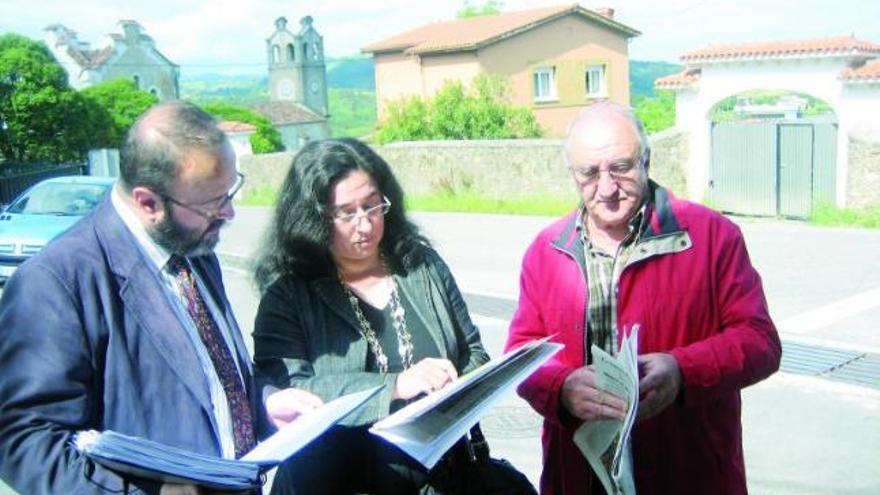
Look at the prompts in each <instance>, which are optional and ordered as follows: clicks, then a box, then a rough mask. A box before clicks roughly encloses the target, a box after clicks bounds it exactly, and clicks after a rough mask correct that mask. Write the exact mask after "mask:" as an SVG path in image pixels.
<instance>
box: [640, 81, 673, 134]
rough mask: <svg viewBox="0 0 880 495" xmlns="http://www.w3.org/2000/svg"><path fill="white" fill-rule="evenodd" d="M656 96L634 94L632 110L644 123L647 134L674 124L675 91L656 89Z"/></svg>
mask: <svg viewBox="0 0 880 495" xmlns="http://www.w3.org/2000/svg"><path fill="white" fill-rule="evenodd" d="M655 94H656V95H657V96H654V97H648V96H636V97H635V98H633V110H634V111H635V113H636V116H637V117H638V118H639V120H641V121H642V123H643V124H644V125H645V131H647V132H648V134H654V133H655V132H660V131H662V130H664V129H668V128H670V127H672V126H674V125H675V93H674V92H672V91H669V90H656V91H655Z"/></svg>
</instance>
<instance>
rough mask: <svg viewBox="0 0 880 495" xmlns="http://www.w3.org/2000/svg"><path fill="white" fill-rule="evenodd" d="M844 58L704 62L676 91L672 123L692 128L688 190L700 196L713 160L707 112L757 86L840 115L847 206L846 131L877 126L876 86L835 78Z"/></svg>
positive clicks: (840, 175)
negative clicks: (810, 100)
mask: <svg viewBox="0 0 880 495" xmlns="http://www.w3.org/2000/svg"><path fill="white" fill-rule="evenodd" d="M847 62H848V61H847V59H844V58H840V57H837V58H824V59H817V58H811V59H806V58H802V59H787V60H767V61H750V62H729V63H716V64H709V65H704V66H702V74H701V77H700V80H699V81H698V82H697V83H696V85H695V88H694V89H685V90H681V91H679V92H678V94H677V97H676V125H677V126H679V127H682V128H685V129H688V130H689V131H690V135H691V139H690V143H691V153H690V161H689V163H688V165H687V168H686V170H687V174H688V193H689V195H690V197H691V198H693V199H696V200H699V199H701V198H702V197H703V195H704V194H705V192H706V186H707V183H708V174H709V168H710V165H711V149H710V144H711V129H710V121H709V117H710V115H709V114H710V112H711V110H712V107H713V106H715V104H717V103H718V102H720V101H721V100H723V99H725V98H727V97H729V96H732V95H735V94H738V93H741V92H744V91H750V90H755V89H784V90H788V91H794V92H798V93H805V94H808V95H811V96H813V97H816V98H819V99H821V100H823V101H825V102H826V103H828V104H829V105H830V106H831V108H832V109H833V110H834V112H835V114H836V115H837V119H838V135H837V195H836V196H837V204H838V205H839V206H845V202H846V185H847V169H848V163H849V160H848V158H849V157H848V148H847V136H848V135H849V132H850V131H851V130H852V129H854V128H855V127H859V128H864V127H866V126H867V127H880V122H878V119H877V118H876V116H877V115H878V112H880V86H878V85H871V86H870V87H867V86H868V85H865V86H866V87H861V88H853V87H852V85H847V86H844V85H843V84H842V83H841V81H840V79H839V77H840V73H841V71H842V70H843V69H844V68H845V67H846V66H847Z"/></svg>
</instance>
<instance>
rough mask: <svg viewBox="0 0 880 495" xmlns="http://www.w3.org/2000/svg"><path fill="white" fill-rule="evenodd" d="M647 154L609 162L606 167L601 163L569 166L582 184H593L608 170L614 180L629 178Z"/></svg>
mask: <svg viewBox="0 0 880 495" xmlns="http://www.w3.org/2000/svg"><path fill="white" fill-rule="evenodd" d="M644 161H645V155H644V154H643V155H641V156H639V157H638V158H636V159H632V160H623V161H619V162H614V163H611V164H609V165H608V166H607V167H606V168H604V169H603V168H602V167H600V166H599V165H581V166H571V167H568V168H569V170H571V173H572V174H573V175H574V178H575V179H577V181H578V182H580V183H582V184H592V183H594V182H596V181H598V180H599V176H600V175H601V174H602V172H603V171H604V172H607V173H608V175H609V176H610V177H611V178H612V179H614V180H620V179H628V178H631V177H632V175H633V171H635V170H636V168H637V167H638V166H639V165H641V164H642V163H644Z"/></svg>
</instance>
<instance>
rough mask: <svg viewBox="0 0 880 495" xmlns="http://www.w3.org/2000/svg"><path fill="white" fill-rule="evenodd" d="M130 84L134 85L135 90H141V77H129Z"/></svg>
mask: <svg viewBox="0 0 880 495" xmlns="http://www.w3.org/2000/svg"><path fill="white" fill-rule="evenodd" d="M131 82H133V83H134V87H135V88H137V89H141V76H139V75H137V74H135V75H133V76H131Z"/></svg>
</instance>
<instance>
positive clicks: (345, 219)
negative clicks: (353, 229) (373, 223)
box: [330, 196, 391, 225]
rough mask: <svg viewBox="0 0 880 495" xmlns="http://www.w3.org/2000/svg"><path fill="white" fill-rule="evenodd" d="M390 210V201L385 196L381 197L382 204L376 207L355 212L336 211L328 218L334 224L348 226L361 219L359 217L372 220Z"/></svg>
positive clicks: (368, 207)
mask: <svg viewBox="0 0 880 495" xmlns="http://www.w3.org/2000/svg"><path fill="white" fill-rule="evenodd" d="M390 209H391V201H389V200H388V198H386V197H385V196H382V202H381V203H379V204H377V205H373V206H367V207H365V208H364V207H362V208H358V209H357V211H351V212H346V211H343V210H336V211H335V212H334V213H333V214H332V215H330V217H331V218H332V219H333V221H334V222H339V223H342V224H346V225H349V224H353V223H355V222H357V221H358V220H359V219H360V218H361V216H364V217H367V218H373V219H375V218H378V217H380V216H384V215H385V214H386V213H388V210H390Z"/></svg>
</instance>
